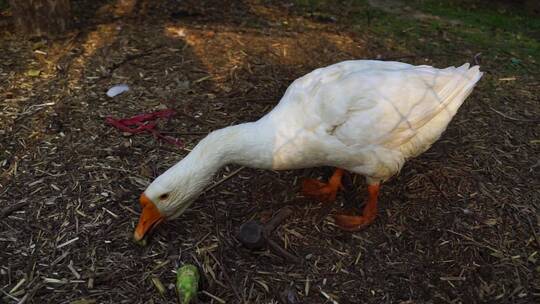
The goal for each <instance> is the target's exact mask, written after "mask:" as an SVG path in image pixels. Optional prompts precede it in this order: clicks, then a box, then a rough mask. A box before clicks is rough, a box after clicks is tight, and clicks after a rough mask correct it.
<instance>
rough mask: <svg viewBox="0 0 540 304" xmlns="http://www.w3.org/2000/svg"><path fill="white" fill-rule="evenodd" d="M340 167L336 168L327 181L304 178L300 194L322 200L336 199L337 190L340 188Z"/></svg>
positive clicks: (341, 173) (331, 200) (341, 174)
mask: <svg viewBox="0 0 540 304" xmlns="http://www.w3.org/2000/svg"><path fill="white" fill-rule="evenodd" d="M342 176H343V170H342V169H336V171H335V172H334V174H333V175H332V177H331V178H330V180H329V181H328V183H323V182H321V181H319V180H316V179H311V178H310V179H305V180H304V181H303V182H302V194H304V195H305V196H307V197H311V198H315V199H317V200H319V201H322V202H333V201H335V200H336V196H337V192H338V190H339V189H341V188H342V186H341V177H342Z"/></svg>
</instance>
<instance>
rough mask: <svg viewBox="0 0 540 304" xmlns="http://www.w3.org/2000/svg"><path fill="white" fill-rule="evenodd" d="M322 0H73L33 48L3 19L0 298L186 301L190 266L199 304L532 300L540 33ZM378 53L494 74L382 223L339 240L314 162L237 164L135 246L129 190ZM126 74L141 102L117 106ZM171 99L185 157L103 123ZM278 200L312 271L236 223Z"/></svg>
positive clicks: (260, 214) (397, 193) (290, 239)
mask: <svg viewBox="0 0 540 304" xmlns="http://www.w3.org/2000/svg"><path fill="white" fill-rule="evenodd" d="M86 2H88V3H86ZM321 2H323V4H320V3H319V2H318V1H295V2H289V1H171V0H169V1H168V0H163V1H143V0H140V1H135V0H133V1H128V0H126V1H74V10H75V13H76V16H77V27H78V30H76V31H73V32H70V33H67V34H66V36H64V37H61V38H60V39H56V40H46V39H34V40H32V41H30V42H27V41H24V40H23V39H20V37H18V36H17V35H15V34H13V32H12V30H13V28H12V27H11V25H10V23H9V12H7V11H5V12H3V13H2V18H3V19H2V20H3V22H2V23H1V24H0V25H1V29H2V36H1V38H0V83H1V86H0V147H1V149H0V246H1V248H2V249H1V250H0V290H1V294H0V302H2V303H21V302H23V303H79V304H83V303H176V301H177V300H176V298H175V293H174V289H172V288H171V287H172V285H171V284H172V283H174V281H175V273H174V271H175V269H176V268H177V267H178V266H180V265H182V264H184V263H193V264H195V265H197V266H198V267H199V268H200V270H201V273H202V277H203V282H202V285H201V290H202V291H201V292H200V293H199V299H200V303H341V304H344V303H477V302H482V303H533V302H535V299H538V297H539V296H540V278H539V276H540V266H539V265H540V264H539V262H538V260H539V259H540V254H539V253H538V252H539V250H540V239H539V238H540V231H539V222H540V219H539V214H540V213H539V209H540V186H539V185H540V178H539V170H540V161H539V157H538V156H539V155H540V127H539V123H540V103H539V101H540V90H539V89H538V88H539V87H540V82H539V80H538V79H539V70H540V68H539V64H540V62H539V61H538V60H539V58H538V56H537V55H538V49H534V47H537V44H534V42H530V38H531V37H532V38H533V39H537V38H538V37H539V36H538V34H539V32H538V29H536V28H534V27H533V28H532V30H530V29H528V28H527V29H524V30H523V32H519V33H514V32H513V31H512V30H511V29H502V30H501V29H499V28H497V27H496V26H495V27H493V26H492V27H490V26H489V25H488V26H487V27H486V28H483V29H481V30H480V29H479V30H476V28H475V26H470V24H469V23H467V22H469V21H470V20H473V19H467V20H465V21H462V20H459V19H456V17H455V16H452V17H449V18H447V19H445V17H441V16H437V15H436V13H437V10H436V9H435V8H433V7H432V8H433V9H430V10H426V12H422V13H420V12H421V9H422V7H407V6H404V5H403V4H402V3H400V2H399V1H386V2H390V3H391V4H393V5H395V6H396V7H397V8H396V9H393V10H390V11H387V10H383V9H381V5H383V7H385V6H384V4H385V3H384V2H385V1H370V2H374V3H375V2H377V3H375V4H374V3H372V5H369V4H368V3H367V2H364V1H358V2H354V1H350V2H346V4H343V3H342V4H338V2H337V1H321ZM428 2H429V1H428ZM314 3H319V4H317V5H316V4H314ZM381 3H382V4H381ZM478 9H479V8H478V7H476V6H473V7H469V8H466V10H467V12H468V14H471V13H470V12H469V11H472V12H474V11H475V10H478ZM497 12H498V13H500V14H502V15H501V16H504V14H505V13H508V12H507V11H506V8H502V9H499V11H497ZM523 14H524V16H526V14H525V13H523ZM525 18H528V17H525ZM530 18H533V17H530ZM6 20H7V21H6ZM486 20H491V19H486ZM471 22H476V21H474V20H473V21H471ZM520 24H525V23H523V22H521V23H520ZM473 25H474V24H473ZM523 26H524V25H523ZM486 33H487V34H486ZM481 35H489V39H483V40H481V39H480V38H482V37H484V36H481ZM519 35H521V36H519ZM518 36H519V37H518ZM508 37H510V38H508ZM504 39H506V40H504ZM508 39H513V40H512V41H509V40H508ZM528 39H529V40H528ZM501 41H502V42H501ZM534 51H536V53H534ZM367 58H370V59H383V60H400V61H405V62H409V63H414V64H430V65H434V66H437V67H445V66H448V65H461V64H462V63H464V62H472V63H474V62H479V63H480V64H481V65H482V70H484V71H485V75H484V78H483V79H482V80H481V82H480V83H479V85H478V86H477V88H476V89H475V91H474V92H473V94H472V95H471V96H470V97H469V99H468V100H467V101H466V103H465V104H464V105H463V107H462V108H461V109H460V112H459V113H458V115H457V116H456V118H455V119H454V121H453V122H452V123H451V125H450V126H449V128H448V131H447V132H446V133H445V134H444V136H443V138H441V140H440V141H439V142H437V143H436V144H435V145H434V146H433V147H432V148H431V149H430V150H429V151H428V152H426V153H424V154H423V155H422V156H420V157H418V158H416V159H414V160H411V161H409V162H408V163H407V164H406V165H405V167H404V168H403V170H402V172H401V173H400V175H399V176H397V177H395V178H393V179H392V180H390V181H388V182H387V183H386V184H384V186H383V188H382V194H381V197H380V202H381V204H380V210H379V215H380V216H379V218H378V219H377V221H376V222H375V223H374V224H373V225H372V226H370V227H369V228H367V229H366V230H364V231H362V232H358V233H347V232H343V231H340V230H339V229H337V228H336V227H335V225H334V224H333V222H332V219H331V218H330V217H327V216H325V215H326V213H327V212H328V211H329V210H325V208H324V207H322V206H321V205H319V204H318V203H316V202H312V201H309V200H307V199H304V198H302V197H301V196H300V195H299V194H298V188H299V187H298V185H299V181H300V180H301V179H302V178H303V177H305V176H311V177H318V176H321V177H323V176H325V174H326V170H325V169H323V168H315V169H310V170H297V171H280V172H272V171H262V170H255V169H249V168H239V167H237V166H229V167H226V168H224V169H223V170H222V171H221V172H220V173H219V174H218V175H217V176H216V177H215V183H220V184H219V185H217V186H216V187H213V188H212V189H211V190H209V191H206V192H205V193H204V194H203V195H202V196H201V197H200V198H199V199H198V200H197V202H196V203H195V204H194V205H193V206H192V207H191V208H190V209H189V210H188V211H187V212H186V213H185V214H184V215H182V216H181V217H180V218H178V219H177V220H174V221H171V222H168V223H165V224H163V225H162V226H160V227H159V228H158V229H156V231H155V233H154V235H153V237H152V238H151V239H150V242H149V244H148V246H147V247H144V248H141V247H138V246H136V245H134V244H133V243H132V242H131V241H130V236H131V235H132V233H133V230H134V227H135V225H136V223H137V220H138V214H139V211H140V210H139V206H138V196H139V194H140V193H141V192H142V190H144V188H145V187H146V186H147V185H148V183H149V182H150V181H151V180H152V179H153V178H154V177H155V176H157V175H159V173H161V172H163V171H164V170H165V169H166V168H168V167H169V166H171V165H172V164H174V163H175V162H176V161H178V160H180V159H181V158H182V157H183V156H185V155H186V154H187V153H188V152H189V150H190V148H192V147H193V146H194V145H195V144H196V143H197V142H198V141H199V140H200V139H201V138H202V137H204V135H205V134H207V133H208V132H210V131H211V130H215V129H217V128H220V127H224V126H228V125H232V124H237V123H241V122H246V121H251V120H254V119H257V118H258V117H260V116H262V115H263V114H264V113H266V112H267V111H268V110H269V109H271V108H272V107H273V106H274V105H275V104H276V103H277V102H278V100H279V98H280V96H281V95H282V94H283V92H284V91H285V89H286V88H287V86H288V85H289V84H290V83H291V82H292V81H293V80H294V79H295V78H297V77H299V76H301V75H303V74H305V73H307V72H309V71H310V70H312V69H314V68H317V67H321V66H325V65H328V64H331V63H335V62H338V61H341V60H346V59H367ZM119 83H125V84H128V85H129V86H130V91H129V92H126V93H124V94H122V95H119V96H117V97H114V98H109V97H107V96H106V95H105V92H106V91H107V89H108V88H110V87H111V86H112V85H115V84H119ZM167 108H171V109H174V110H176V112H177V114H176V116H174V117H173V118H172V119H169V120H165V121H162V122H161V123H159V125H158V126H157V128H158V129H159V130H160V131H162V132H163V134H166V135H169V136H172V137H175V138H178V139H180V140H181V141H182V142H183V144H184V146H183V148H178V147H177V146H174V145H171V144H169V143H167V142H164V141H161V140H157V139H155V138H153V137H152V136H151V135H144V134H140V135H130V134H127V133H122V132H120V131H118V130H117V129H114V128H112V127H111V126H110V125H107V124H106V123H105V119H106V117H108V116H113V117H118V118H122V117H130V116H133V115H136V114H140V113H144V112H152V111H157V110H162V109H167ZM223 179H226V180H224V181H223ZM362 180H363V179H362V178H357V180H355V184H357V185H359V186H360V187H359V189H360V190H359V193H360V195H362V190H363V189H364V188H363V187H364V185H363V181H362ZM339 201H340V203H344V202H345V201H346V200H345V199H344V198H343V197H340V198H339ZM358 201H361V198H360V197H359V198H358ZM345 203H346V202H345ZM286 206H289V207H291V208H292V209H293V211H294V212H293V215H292V216H291V217H289V218H288V219H287V220H286V221H285V222H284V223H283V224H282V225H281V226H280V227H279V228H278V229H277V230H276V231H275V234H274V236H273V237H274V239H275V241H276V242H277V243H279V244H280V245H281V246H283V247H284V248H286V250H287V251H288V252H289V253H291V254H294V255H296V256H298V257H300V259H301V260H302V263H295V262H294V261H292V260H291V259H287V258H284V257H283V256H282V255H279V254H276V253H275V252H273V251H270V250H267V251H255V252H253V251H250V250H247V249H245V248H243V247H242V246H240V244H239V242H238V241H237V239H236V237H235V236H236V234H237V231H238V227H239V226H240V225H241V224H242V223H244V222H246V221H247V220H250V219H268V218H269V217H270V216H271V215H272V214H274V213H276V212H277V211H278V210H280V209H282V208H284V207H286ZM338 206H339V204H338V205H337V206H336V208H337V207H338ZM156 279H157V280H159V281H161V282H162V283H163V284H164V285H165V287H166V288H167V290H166V292H165V294H163V295H160V293H159V292H158V291H157V289H156V286H155V284H154V283H153V282H155V281H156ZM284 295H285V299H284ZM287 297H288V298H289V299H288V300H287V299H286V298H287Z"/></svg>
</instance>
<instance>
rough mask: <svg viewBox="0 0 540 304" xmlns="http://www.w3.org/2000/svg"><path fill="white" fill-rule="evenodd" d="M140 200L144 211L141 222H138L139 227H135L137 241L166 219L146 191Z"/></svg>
mask: <svg viewBox="0 0 540 304" xmlns="http://www.w3.org/2000/svg"><path fill="white" fill-rule="evenodd" d="M139 200H140V202H141V207H142V213H141V217H140V219H139V224H137V228H135V233H134V234H133V237H134V238H135V240H136V241H140V240H142V239H143V238H144V236H145V235H146V233H148V231H150V230H151V229H152V228H153V227H155V226H156V225H157V224H159V223H161V222H162V221H163V220H164V217H163V216H162V215H161V214H160V213H159V210H158V209H157V207H156V205H155V204H154V203H153V202H152V201H151V200H150V199H149V198H148V197H147V196H146V195H145V194H144V193H143V194H142V195H141V198H140V199H139Z"/></svg>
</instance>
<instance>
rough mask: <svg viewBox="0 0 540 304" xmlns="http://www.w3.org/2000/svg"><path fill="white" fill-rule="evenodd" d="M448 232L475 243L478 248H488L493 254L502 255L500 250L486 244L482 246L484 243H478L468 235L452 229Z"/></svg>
mask: <svg viewBox="0 0 540 304" xmlns="http://www.w3.org/2000/svg"><path fill="white" fill-rule="evenodd" d="M446 231H448V232H450V233H452V234H455V235H459V236H461V237H462V238H465V239H467V240H469V241H471V242H473V243H474V244H475V245H477V246H480V247H484V248H487V249H489V250H491V251H493V252H498V253H502V252H501V251H500V250H498V249H496V248H493V247H491V246H489V245H484V244H482V243H480V242H478V241H476V240H475V239H473V238H472V237H470V236H466V235H464V234H461V233H459V232H455V231H452V230H450V229H446Z"/></svg>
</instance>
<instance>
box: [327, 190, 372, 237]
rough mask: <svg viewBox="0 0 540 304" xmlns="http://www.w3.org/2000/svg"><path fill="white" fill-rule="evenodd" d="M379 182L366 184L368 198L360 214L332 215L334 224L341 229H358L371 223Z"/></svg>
mask: <svg viewBox="0 0 540 304" xmlns="http://www.w3.org/2000/svg"><path fill="white" fill-rule="evenodd" d="M379 188H380V185H379V184H373V185H368V193H369V196H368V200H367V203H366V206H365V207H364V211H363V213H362V215H345V214H338V215H336V216H334V219H335V220H336V224H337V225H338V226H339V227H340V228H341V229H343V230H347V231H358V230H361V229H363V228H365V227H366V226H367V225H369V224H371V223H373V221H374V220H375V218H376V217H377V196H378V195H379Z"/></svg>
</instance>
